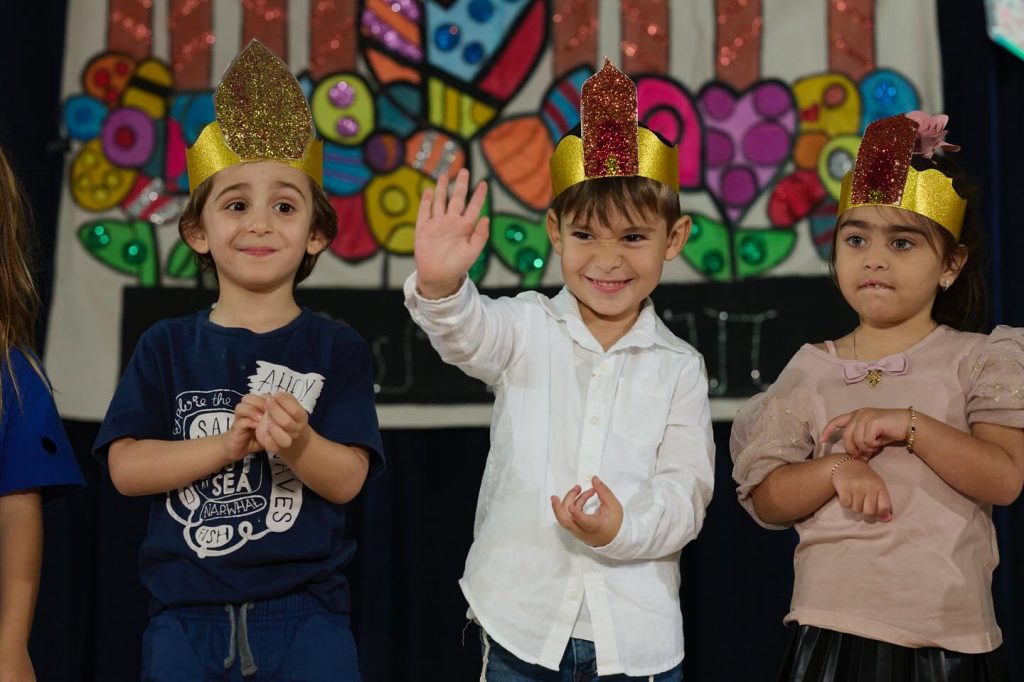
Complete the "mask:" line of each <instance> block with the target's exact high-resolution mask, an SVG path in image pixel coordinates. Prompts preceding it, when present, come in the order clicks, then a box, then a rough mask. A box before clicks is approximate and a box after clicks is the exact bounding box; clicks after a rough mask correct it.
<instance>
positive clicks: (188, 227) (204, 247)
mask: <svg viewBox="0 0 1024 682" xmlns="http://www.w3.org/2000/svg"><path fill="white" fill-rule="evenodd" d="M180 232H181V236H182V237H183V238H184V240H185V243H186V244H188V245H189V247H191V249H192V250H193V251H195V252H196V253H202V254H206V253H210V243H209V242H208V241H206V233H205V232H204V231H203V226H202V224H201V223H200V222H199V221H198V220H197V221H195V222H194V223H183V224H182V225H181V230H180Z"/></svg>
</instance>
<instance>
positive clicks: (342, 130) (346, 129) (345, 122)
mask: <svg viewBox="0 0 1024 682" xmlns="http://www.w3.org/2000/svg"><path fill="white" fill-rule="evenodd" d="M334 126H335V128H337V129H338V133H339V134H340V135H342V136H343V137H352V136H353V135H355V134H356V133H358V132H359V123H358V121H356V120H355V119H354V118H352V117H351V116H343V117H342V118H339V119H338V122H337V123H335V124H334Z"/></svg>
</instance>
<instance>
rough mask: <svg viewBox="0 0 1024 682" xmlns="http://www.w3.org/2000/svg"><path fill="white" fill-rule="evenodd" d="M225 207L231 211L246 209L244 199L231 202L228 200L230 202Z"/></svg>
mask: <svg viewBox="0 0 1024 682" xmlns="http://www.w3.org/2000/svg"><path fill="white" fill-rule="evenodd" d="M225 208H226V209H227V210H229V211H244V210H245V202H244V201H231V202H228V204H227V206H225Z"/></svg>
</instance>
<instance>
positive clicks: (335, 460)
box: [280, 427, 370, 504]
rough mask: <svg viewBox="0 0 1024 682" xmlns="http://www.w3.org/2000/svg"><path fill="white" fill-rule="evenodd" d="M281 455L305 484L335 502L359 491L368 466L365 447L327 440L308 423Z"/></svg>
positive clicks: (348, 499) (344, 500)
mask: <svg viewBox="0 0 1024 682" xmlns="http://www.w3.org/2000/svg"><path fill="white" fill-rule="evenodd" d="M280 455H281V457H283V458H284V459H285V461H287V462H288V466H289V467H290V468H291V470H292V472H293V473H294V474H295V475H296V476H298V477H299V480H300V481H302V483H303V484H304V485H306V486H308V487H309V488H311V489H312V490H313V491H314V492H316V494H317V495H319V496H320V497H322V498H324V499H325V500H328V501H330V502H334V503H335V504H345V503H346V502H349V501H350V500H352V498H354V497H355V496H356V495H358V494H359V491H360V490H362V488H363V483H365V482H366V474H367V472H368V471H369V469H370V456H369V453H367V452H366V450H364V449H363V448H360V447H357V446H348V445H342V444H340V443H335V442H334V441H330V440H327V439H326V438H324V437H323V436H321V435H320V434H318V433H317V432H316V431H314V430H313V429H312V428H310V427H307V428H306V430H305V433H304V435H303V436H302V437H301V438H299V439H298V440H296V441H295V442H294V443H292V445H291V446H290V447H287V448H284V449H283V450H281V452H280Z"/></svg>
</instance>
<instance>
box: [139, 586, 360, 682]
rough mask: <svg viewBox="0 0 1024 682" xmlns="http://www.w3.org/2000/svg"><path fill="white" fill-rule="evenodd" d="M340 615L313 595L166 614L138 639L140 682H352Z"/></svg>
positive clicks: (352, 660) (347, 632)
mask: <svg viewBox="0 0 1024 682" xmlns="http://www.w3.org/2000/svg"><path fill="white" fill-rule="evenodd" d="M359 679H360V678H359V665H358V662H357V659H356V644H355V640H354V639H353V638H352V630H351V629H350V628H349V617H348V614H346V613H334V612H333V611H328V610H327V609H326V608H324V606H323V605H322V604H321V603H320V602H319V601H318V600H317V599H316V598H315V597H313V596H312V595H309V594H296V595H291V596H288V597H281V598H279V599H268V600H266V601H260V602H255V603H253V604H246V605H232V606H225V605H219V606H213V605H211V606H180V607H172V608H166V609H164V610H162V611H159V612H158V613H156V614H154V615H153V616H152V617H151V618H150V619H149V626H148V627H147V628H146V632H145V634H144V635H143V638H142V680H143V681H144V682H164V681H166V682H184V681H185V680H203V681H204V682H205V681H208V680H225V681H226V680H231V681H232V682H241V681H242V680H244V681H245V682H260V681H261V680H273V681H274V682H285V681H286V680H291V681H293V682H313V681H316V682H320V681H321V680H337V681H338V682H358V681H359Z"/></svg>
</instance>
